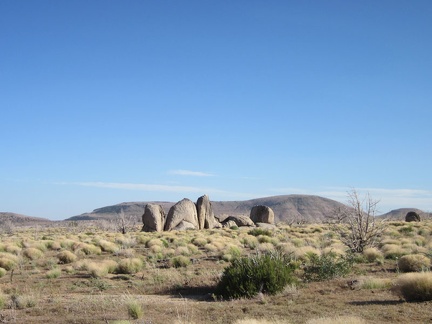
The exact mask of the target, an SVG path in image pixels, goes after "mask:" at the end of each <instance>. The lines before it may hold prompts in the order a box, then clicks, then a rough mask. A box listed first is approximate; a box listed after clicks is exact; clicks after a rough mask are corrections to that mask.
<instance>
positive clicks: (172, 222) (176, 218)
mask: <svg viewBox="0 0 432 324" xmlns="http://www.w3.org/2000/svg"><path fill="white" fill-rule="evenodd" d="M182 221H186V222H188V223H190V224H191V225H192V226H193V228H194V229H199V223H198V214H197V209H196V206H195V203H194V202H192V201H191V200H189V199H187V198H185V199H183V200H181V201H179V202H178V203H176V204H175V205H174V206H172V207H171V208H170V210H169V212H168V216H167V218H166V222H165V227H164V230H165V231H171V230H174V229H175V228H176V227H177V226H178V225H179V224H180V223H181V222H182ZM191 225H189V224H187V226H188V228H192V226H191Z"/></svg>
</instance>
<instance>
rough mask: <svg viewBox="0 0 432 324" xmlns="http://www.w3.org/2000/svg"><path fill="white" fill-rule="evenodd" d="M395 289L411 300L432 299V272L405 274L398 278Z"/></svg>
mask: <svg viewBox="0 0 432 324" xmlns="http://www.w3.org/2000/svg"><path fill="white" fill-rule="evenodd" d="M394 291H395V292H396V293H397V294H398V295H399V296H401V297H402V298H404V299H405V300H406V301H409V302H413V301H429V300H432V272H419V273H406V274H403V275H401V276H400V277H399V278H398V279H397V280H396V283H395V288H394Z"/></svg>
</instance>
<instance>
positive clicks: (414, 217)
mask: <svg viewBox="0 0 432 324" xmlns="http://www.w3.org/2000/svg"><path fill="white" fill-rule="evenodd" d="M420 221H421V219H420V215H419V214H417V213H416V212H415V211H410V212H408V213H407V214H406V216H405V222H420Z"/></svg>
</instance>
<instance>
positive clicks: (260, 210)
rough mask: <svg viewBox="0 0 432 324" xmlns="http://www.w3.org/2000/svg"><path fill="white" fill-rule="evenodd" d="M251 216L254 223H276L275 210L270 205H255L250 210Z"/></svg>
mask: <svg viewBox="0 0 432 324" xmlns="http://www.w3.org/2000/svg"><path fill="white" fill-rule="evenodd" d="M250 218H251V220H252V221H253V222H254V223H267V224H274V222H275V220H274V219H275V217H274V212H273V210H272V209H271V208H270V207H267V206H264V205H258V206H254V207H252V209H251V212H250Z"/></svg>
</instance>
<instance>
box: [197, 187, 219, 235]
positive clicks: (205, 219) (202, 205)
mask: <svg viewBox="0 0 432 324" xmlns="http://www.w3.org/2000/svg"><path fill="white" fill-rule="evenodd" d="M196 207H197V213H198V223H199V228H200V229H203V228H215V227H216V228H219V227H221V224H220V223H219V222H218V221H217V220H216V218H215V215H214V213H213V208H212V204H211V202H210V199H209V197H208V196H207V195H204V196H201V197H199V198H198V200H197V203H196Z"/></svg>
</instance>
